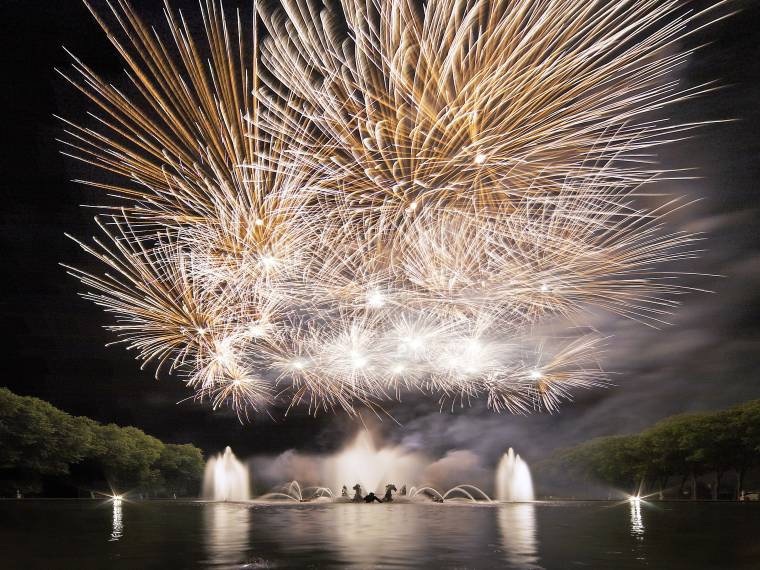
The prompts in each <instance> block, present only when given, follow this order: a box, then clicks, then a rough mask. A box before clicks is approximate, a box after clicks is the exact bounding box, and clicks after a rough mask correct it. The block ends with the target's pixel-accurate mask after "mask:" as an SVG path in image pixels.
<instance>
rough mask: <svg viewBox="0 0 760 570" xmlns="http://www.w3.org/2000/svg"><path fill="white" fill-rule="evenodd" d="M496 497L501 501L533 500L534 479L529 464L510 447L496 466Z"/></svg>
mask: <svg viewBox="0 0 760 570" xmlns="http://www.w3.org/2000/svg"><path fill="white" fill-rule="evenodd" d="M495 487H496V498H497V499H498V500H499V501H508V502H523V501H533V500H535V496H534V495H533V480H532V479H531V476H530V469H529V468H528V464H527V463H525V461H523V460H522V459H521V458H520V456H519V455H516V454H515V452H514V450H513V449H512V448H511V447H510V448H509V451H507V453H505V454H504V455H503V456H502V458H501V461H499V465H498V467H497V468H496V486H495Z"/></svg>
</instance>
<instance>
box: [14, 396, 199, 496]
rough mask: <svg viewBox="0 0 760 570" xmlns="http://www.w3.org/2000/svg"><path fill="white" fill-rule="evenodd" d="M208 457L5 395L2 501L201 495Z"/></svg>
mask: <svg viewBox="0 0 760 570" xmlns="http://www.w3.org/2000/svg"><path fill="white" fill-rule="evenodd" d="M203 467H204V462H203V456H202V454H201V450H200V449H198V448H197V447H195V446H194V445H190V444H185V445H174V444H165V443H163V442H162V441H160V440H158V439H156V438H155V437H152V436H150V435H147V434H146V433H144V432H143V431H142V430H139V429H137V428H135V427H119V426H117V425H115V424H107V425H103V424H100V423H98V422H96V421H94V420H92V419H90V418H86V417H76V416H72V415H70V414H67V413H66V412H64V411H62V410H59V409H58V408H56V407H54V406H52V405H51V404H49V403H47V402H45V401H43V400H40V399H38V398H31V397H22V396H18V395H16V394H14V393H13V392H11V391H10V390H8V389H7V388H0V495H4V496H12V495H15V494H16V493H17V492H21V493H24V494H46V495H56V496H71V495H72V494H74V495H82V494H84V495H85V496H88V495H89V494H90V492H104V493H110V492H111V491H118V492H123V491H127V490H129V491H130V492H135V493H138V492H139V493H141V494H147V495H153V496H174V495H177V496H189V495H194V496H195V495H197V493H198V490H199V486H200V480H201V477H202V474H203Z"/></svg>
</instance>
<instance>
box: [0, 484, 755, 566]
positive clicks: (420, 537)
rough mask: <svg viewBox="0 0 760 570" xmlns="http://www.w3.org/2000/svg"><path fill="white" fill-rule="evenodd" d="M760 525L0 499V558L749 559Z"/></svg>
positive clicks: (540, 510)
mask: <svg viewBox="0 0 760 570" xmlns="http://www.w3.org/2000/svg"><path fill="white" fill-rule="evenodd" d="M644 527H646V531H644ZM758 536H760V504H758V503H755V504H752V503H744V504H742V503H732V502H725V503H723V502H721V503H717V502H715V503H706V502H705V503H686V502H683V503H677V502H676V503H667V502H666V503H661V504H656V505H653V504H652V503H649V502H642V503H640V504H639V505H635V504H628V503H624V504H620V503H612V502H537V503H533V504H513V505H510V504H482V503H481V504H477V505H470V504H461V503H460V504H448V503H445V504H433V503H422V504H403V503H402V502H401V501H399V502H398V503H393V504H390V505H387V504H375V505H364V504H361V505H354V504H335V503H317V502H313V503H302V504H299V503H293V502H289V503H288V504H287V505H286V504H277V505H274V504H268V505H267V504H260V503H258V504H245V503H217V504H214V503H202V502H192V501H129V502H127V501H124V502H122V503H121V504H114V503H105V504H104V503H103V501H90V500H71V501H65V500H56V501H47V500H27V499H24V500H19V501H17V500H7V501H0V552H2V553H3V558H2V563H1V564H0V566H2V567H3V568H5V567H7V568H46V569H52V568H76V569H77V570H90V569H92V570H100V569H101V568H110V569H111V570H122V569H124V570H134V569H135V568H188V569H191V568H206V569H208V568H210V567H213V568H249V569H250V568H257V569H261V568H276V569H280V568H304V567H310V568H338V567H347V568H373V567H382V568H386V569H400V568H403V569H407V568H434V569H435V570H449V569H455V568H458V569H461V568H478V569H481V568H482V569H490V568H512V569H516V568H520V569H522V568H534V569H535V568H546V569H549V568H552V569H553V568H576V567H585V568H615V569H616V570H641V569H642V568H668V569H669V570H681V569H683V570H695V569H697V568H732V569H734V570H739V569H741V570H756V569H757V568H758V566H757V546H756V544H757V537H758ZM641 537H645V538H643V539H642V538H641ZM41 544H43V545H44V547H43V548H41V547H40V545H41Z"/></svg>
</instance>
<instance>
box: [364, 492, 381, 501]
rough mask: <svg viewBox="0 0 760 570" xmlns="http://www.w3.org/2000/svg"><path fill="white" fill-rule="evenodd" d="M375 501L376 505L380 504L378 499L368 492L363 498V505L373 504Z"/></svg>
mask: <svg viewBox="0 0 760 570" xmlns="http://www.w3.org/2000/svg"><path fill="white" fill-rule="evenodd" d="M375 501H377V502H378V503H382V501H381V500H380V499H379V498H378V496H377V495H375V494H374V493H373V492H372V491H370V492H369V493H368V494H367V496H366V497H364V502H365V503H373V502H375Z"/></svg>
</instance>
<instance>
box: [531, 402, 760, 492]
mask: <svg viewBox="0 0 760 570" xmlns="http://www.w3.org/2000/svg"><path fill="white" fill-rule="evenodd" d="M758 465H760V400H752V401H749V402H746V403H744V404H740V405H737V406H734V407H732V408H729V409H726V410H720V411H715V412H701V413H687V414H680V415H677V416H671V417H669V418H666V419H664V420H662V421H660V422H658V423H656V424H655V425H653V426H652V427H650V428H648V429H646V430H644V431H642V432H640V433H637V434H632V435H616V436H609V437H599V438H596V439H593V440H590V441H588V442H585V443H582V444H580V445H577V446H575V447H572V448H570V449H563V450H560V451H557V452H555V453H554V454H553V455H552V457H551V458H550V459H549V460H547V461H545V462H543V463H542V464H541V465H540V466H537V470H543V471H545V472H546V475H547V476H548V477H549V478H552V475H553V477H554V479H555V480H560V478H562V477H564V478H567V479H573V480H575V481H585V482H587V483H592V484H593V483H602V484H605V485H609V486H612V487H614V488H616V489H620V490H625V491H627V492H629V493H630V494H632V495H636V494H639V495H642V496H644V495H654V496H655V497H659V498H663V497H665V496H666V495H669V496H673V495H677V496H678V497H679V498H681V497H684V496H686V495H688V496H689V497H690V498H691V499H697V498H703V497H704V498H707V497H709V498H712V499H718V498H739V497H740V496H741V493H742V491H743V490H745V483H746V481H745V477H746V476H747V474H748V472H749V471H750V470H752V469H753V468H755V467H757V466H758Z"/></svg>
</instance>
